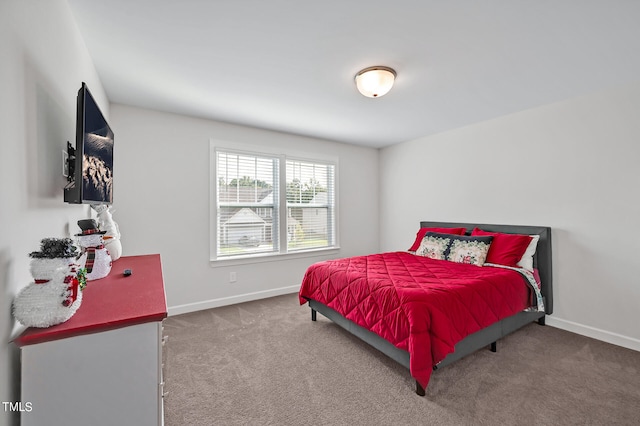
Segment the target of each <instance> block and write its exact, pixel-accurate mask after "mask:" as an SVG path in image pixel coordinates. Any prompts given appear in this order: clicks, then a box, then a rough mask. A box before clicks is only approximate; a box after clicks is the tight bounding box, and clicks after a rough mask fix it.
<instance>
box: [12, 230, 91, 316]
mask: <svg viewBox="0 0 640 426" xmlns="http://www.w3.org/2000/svg"><path fill="white" fill-rule="evenodd" d="M76 254H77V253H76V247H75V246H74V245H73V242H72V241H71V239H70V238H45V239H43V240H42V241H41V251H39V252H33V253H30V254H29V256H30V257H31V264H30V270H31V275H32V276H33V278H34V282H32V283H30V284H28V285H27V286H26V287H24V288H23V289H22V290H21V291H20V292H19V293H18V295H17V296H16V298H15V300H14V301H13V315H14V316H15V318H16V319H17V320H18V321H20V323H21V324H22V325H25V326H27V327H39V328H45V327H50V326H52V325H55V324H60V323H62V322H65V321H67V320H68V319H69V318H71V317H72V316H73V314H75V312H76V311H77V310H78V308H79V307H80V304H81V303H82V292H81V291H80V290H81V287H84V280H83V277H82V272H83V271H81V270H80V269H79V266H78V265H77V264H76V263H75V256H76ZM78 274H80V275H78ZM81 281H82V283H81Z"/></svg>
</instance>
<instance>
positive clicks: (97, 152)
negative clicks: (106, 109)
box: [64, 82, 114, 204]
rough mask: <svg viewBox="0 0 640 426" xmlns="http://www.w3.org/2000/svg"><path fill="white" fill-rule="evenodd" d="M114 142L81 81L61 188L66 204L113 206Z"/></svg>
mask: <svg viewBox="0 0 640 426" xmlns="http://www.w3.org/2000/svg"><path fill="white" fill-rule="evenodd" d="M113 140H114V138H113V132H112V131H111V128H110V127H109V124H108V123H107V120H105V118H104V115H102V111H100V108H99V107H98V104H97V103H96V101H95V99H93V96H91V92H89V89H88V88H87V85H86V84H85V83H84V82H83V83H82V87H81V88H80V90H79V91H78V105H77V114H76V146H75V149H73V147H71V146H69V147H68V153H69V163H68V166H69V174H68V180H69V184H68V185H67V186H66V187H65V189H64V201H65V202H67V203H73V204H81V203H85V204H112V203H113ZM69 145H71V144H69Z"/></svg>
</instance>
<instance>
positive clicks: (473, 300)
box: [300, 252, 531, 388]
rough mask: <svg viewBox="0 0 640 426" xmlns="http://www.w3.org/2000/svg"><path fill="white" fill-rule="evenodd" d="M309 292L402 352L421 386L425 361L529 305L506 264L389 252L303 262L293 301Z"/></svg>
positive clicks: (427, 373)
mask: <svg viewBox="0 0 640 426" xmlns="http://www.w3.org/2000/svg"><path fill="white" fill-rule="evenodd" d="M306 298H310V299H314V300H316V301H317V302H320V303H322V304H324V305H327V306H329V307H330V308H332V309H334V310H336V311H337V312H339V313H340V314H342V315H343V316H344V317H346V318H348V319H350V320H351V321H353V322H355V323H356V324H358V325H360V326H362V327H364V328H366V329H367V330H370V331H373V332H374V333H376V334H378V335H379V336H381V337H383V338H384V339H386V340H388V341H389V342H391V343H392V344H394V345H395V346H396V347H398V348H400V349H404V350H406V351H408V352H409V354H410V367H411V375H412V376H413V377H414V378H415V379H416V380H417V381H418V383H420V384H421V385H422V386H423V387H425V388H426V386H427V384H428V382H429V378H430V377H431V372H432V370H433V366H434V365H436V364H437V363H438V362H440V361H442V360H443V359H444V358H445V357H446V356H447V354H449V353H451V352H453V349H454V346H455V344H456V343H457V342H459V341H460V340H462V339H463V338H465V337H466V336H468V335H469V334H472V333H474V332H476V331H478V330H480V329H482V328H484V327H487V326H489V325H491V324H493V323H494V322H496V321H499V320H501V319H503V318H506V317H508V316H510V315H513V314H516V313H517V312H520V311H522V310H524V309H526V308H527V307H529V306H530V305H531V302H530V300H531V296H530V290H529V287H528V285H527V283H526V281H525V280H524V278H523V277H522V276H521V275H520V274H519V273H518V272H517V271H514V270H508V269H502V268H497V267H491V266H483V267H478V266H475V265H466V264H460V263H453V262H449V261H445V260H434V259H430V258H427V257H421V256H416V255H413V254H410V253H406V252H392V253H382V254H374V255H369V256H358V257H351V258H346V259H337V260H329V261H325V262H320V263H316V264H314V265H312V266H310V267H309V269H308V270H307V272H306V274H305V276H304V279H303V281H302V286H301V288H300V304H304V303H305V302H306Z"/></svg>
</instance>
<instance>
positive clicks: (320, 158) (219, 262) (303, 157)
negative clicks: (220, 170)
mask: <svg viewBox="0 0 640 426" xmlns="http://www.w3.org/2000/svg"><path fill="white" fill-rule="evenodd" d="M209 148H210V154H209V157H210V167H209V172H210V177H209V186H210V211H209V220H210V236H209V244H210V247H209V249H210V250H209V261H210V265H211V266H212V267H218V266H227V265H235V264H239V263H260V262H271V261H277V260H285V259H294V258H304V257H313V256H319V255H327V254H335V253H338V252H339V250H340V245H339V241H340V240H339V221H338V218H339V214H338V212H339V210H338V200H339V192H338V182H339V178H338V177H339V176H338V169H339V167H338V159H337V158H335V157H330V156H326V155H322V154H317V153H309V152H300V151H293V150H285V149H276V148H272V147H264V146H255V145H250V144H243V143H230V142H225V141H220V140H217V139H211V140H210V146H209ZM218 152H227V153H232V154H240V155H248V156H255V157H262V156H263V157H269V158H276V159H277V161H278V173H279V175H278V187H279V188H278V195H279V196H278V201H277V203H274V204H277V205H278V206H277V207H276V208H277V210H278V214H274V216H278V224H277V226H274V229H275V228H277V230H278V241H277V242H274V250H273V251H269V252H259V253H249V254H246V253H245V254H238V255H226V256H219V255H218V235H219V229H218V208H219V206H218V199H217V179H218V175H217V153H218ZM287 160H291V161H302V162H306V163H312V164H322V165H331V166H333V188H332V190H333V201H334V202H333V208H332V210H333V215H334V216H333V245H330V246H327V247H314V248H309V249H295V250H289V249H288V243H287V191H286V189H287V183H286V177H287V175H286V165H287ZM274 213H275V212H274Z"/></svg>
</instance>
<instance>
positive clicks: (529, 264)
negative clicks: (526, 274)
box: [518, 235, 540, 272]
mask: <svg viewBox="0 0 640 426" xmlns="http://www.w3.org/2000/svg"><path fill="white" fill-rule="evenodd" d="M531 237H532V238H531V242H530V243H529V245H528V246H527V249H526V250H525V252H524V254H523V255H522V258H521V259H520V261H519V262H518V266H519V267H520V268H524V269H526V270H527V271H531V272H533V255H534V254H535V253H536V248H537V247H538V240H540V235H531Z"/></svg>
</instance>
